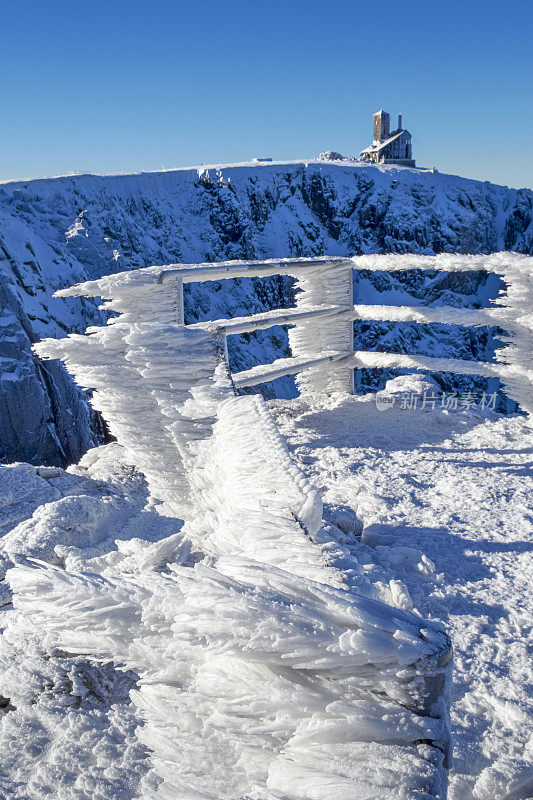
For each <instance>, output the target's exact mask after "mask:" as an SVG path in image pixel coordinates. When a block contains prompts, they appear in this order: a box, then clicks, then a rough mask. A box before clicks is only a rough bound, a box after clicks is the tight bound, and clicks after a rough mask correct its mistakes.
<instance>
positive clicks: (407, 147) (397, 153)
mask: <svg viewBox="0 0 533 800" xmlns="http://www.w3.org/2000/svg"><path fill="white" fill-rule="evenodd" d="M359 155H360V156H362V157H363V159H364V160H365V161H373V162H374V163H375V164H401V165H402V166H404V167H414V166H415V161H414V159H413V150H412V146H411V134H410V133H409V131H406V130H404V128H402V115H401V114H398V128H397V129H396V130H395V131H392V133H391V130H390V114H387V112H386V111H383V109H381V111H376V113H375V114H374V137H373V142H372V144H371V145H370V146H369V147H365V149H364V150H363V151H362V152H361V153H359Z"/></svg>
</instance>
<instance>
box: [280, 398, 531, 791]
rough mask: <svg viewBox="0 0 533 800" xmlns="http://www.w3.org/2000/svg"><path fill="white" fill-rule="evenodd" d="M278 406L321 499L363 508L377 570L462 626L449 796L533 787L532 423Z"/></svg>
mask: <svg viewBox="0 0 533 800" xmlns="http://www.w3.org/2000/svg"><path fill="white" fill-rule="evenodd" d="M270 408H271V410H272V412H273V414H274V416H275V418H276V421H277V423H278V426H279V427H280V429H281V432H282V433H283V434H284V436H285V437H286V439H287V442H288V444H289V447H290V450H291V452H292V453H293V455H294V456H295V458H296V459H297V461H298V462H299V464H300V465H301V466H302V468H303V469H304V470H305V472H306V473H307V474H308V476H309V477H310V479H311V481H312V482H313V483H314V484H315V485H316V486H317V488H318V489H319V490H320V491H321V492H322V495H323V499H324V501H325V503H326V504H332V505H333V506H336V505H347V506H351V507H352V508H353V509H355V511H356V513H357V515H358V517H359V519H360V521H361V523H362V530H363V533H362V536H361V541H357V542H356V543H355V545H354V553H355V554H356V556H357V558H358V560H359V561H360V562H361V563H363V564H365V571H366V572H367V575H368V577H369V578H370V580H372V581H374V582H376V583H379V585H380V588H381V591H382V592H383V593H384V595H385V596H386V593H387V592H389V594H390V597H389V602H391V603H394V604H397V605H400V606H401V607H403V608H408V607H409V603H410V599H411V600H412V603H413V605H414V607H415V609H417V610H418V611H419V612H420V613H421V614H422V615H423V616H424V617H426V618H433V619H440V620H442V621H443V622H444V623H445V625H446V629H447V631H448V633H449V634H450V636H451V637H452V641H453V644H454V651H455V656H454V660H455V673H454V699H453V712H452V721H453V734H454V739H455V748H454V770H453V772H452V776H451V782H450V790H449V800H470V799H471V798H475V799H476V800H504V798H506V799H508V800H511V798H512V800H526V799H527V798H531V797H533V769H532V755H533V752H532V750H531V748H532V742H530V743H529V745H528V740H530V738H531V734H532V731H533V721H532V718H531V708H530V707H529V714H528V696H527V695H528V683H529V682H530V680H531V673H532V670H531V662H530V660H529V656H528V652H527V637H528V630H530V624H531V619H532V608H531V595H532V593H531V588H532V587H531V576H532V557H531V550H532V549H533V545H532V539H531V533H532V519H533V516H532V510H533V492H532V488H533V485H532V480H531V470H530V461H531V453H532V446H533V432H532V431H531V428H528V426H527V423H526V422H525V421H524V420H523V419H522V418H512V419H511V418H497V417H493V419H492V420H487V419H485V418H482V417H481V416H478V415H476V414H470V413H468V414H466V413H450V414H445V413H442V412H439V411H421V410H415V411H400V410H396V409H394V410H388V411H385V412H380V411H378V410H377V409H376V406H375V399H374V397H367V398H357V397H352V398H350V399H348V400H346V401H344V402H343V403H342V404H341V405H339V406H337V407H336V408H331V409H330V410H326V411H324V410H320V411H319V412H317V411H316V410H313V409H311V408H310V407H309V406H308V405H306V404H305V403H304V402H303V401H302V400H298V401H294V400H293V401H290V402H289V401H283V400H277V401H272V402H271V403H270ZM326 514H327V506H326ZM428 559H430V561H428ZM431 562H432V563H431ZM433 565H434V568H433ZM391 580H392V583H390V581H391ZM387 583H389V585H388V586H387Z"/></svg>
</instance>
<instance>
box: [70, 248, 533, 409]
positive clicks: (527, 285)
mask: <svg viewBox="0 0 533 800" xmlns="http://www.w3.org/2000/svg"><path fill="white" fill-rule="evenodd" d="M353 269H358V270H383V271H388V272H391V271H394V272H396V271H401V270H410V269H422V270H441V271H446V272H465V271H479V270H484V271H486V272H488V273H495V274H497V275H498V276H500V277H501V278H502V279H503V283H504V288H503V289H502V291H501V293H500V296H499V297H498V298H497V299H496V300H495V303H494V305H493V306H491V307H490V308H484V309H480V310H473V309H462V308H453V307H447V306H440V307H425V306H417V307H409V306H386V305H354V303H353V288H352V274H353V273H352V270H353ZM278 274H282V275H289V276H292V277H294V278H295V279H296V290H297V291H296V307H295V308H290V309H279V310H274V311H269V312H266V313H262V314H254V315H252V316H249V317H237V318H233V319H220V320H214V321H212V322H203V323H196V324H194V325H191V326H188V327H190V328H193V329H203V330H210V331H212V332H216V333H217V334H219V335H221V336H223V337H227V336H230V335H232V334H238V333H245V332H250V331H254V330H258V329H264V328H269V327H271V326H274V325H288V326H290V331H289V343H290V347H291V351H292V354H291V357H290V358H281V359H278V360H276V361H274V362H273V363H271V364H265V365H258V366H256V367H253V368H251V369H248V370H245V371H243V372H239V373H235V374H233V375H232V381H233V385H234V386H235V388H243V387H247V386H254V385H257V384H261V383H265V382H268V381H272V380H275V379H276V378H279V377H282V376H284V375H297V384H298V387H299V389H300V391H301V392H302V393H326V394H331V393H334V392H348V393H350V392H352V391H353V370H354V369H358V368H369V367H370V368H398V369H411V370H422V371H424V370H426V371H427V370H431V371H439V372H453V373H459V374H468V375H483V376H486V377H496V378H499V379H500V380H501V382H502V384H503V386H504V389H505V390H506V392H507V393H508V395H509V396H510V397H511V398H512V399H514V400H516V401H517V402H518V403H519V404H520V405H521V406H522V408H524V410H526V411H527V412H529V413H531V412H532V411H533V399H532V398H533V356H532V345H533V315H532V313H531V309H532V308H533V258H531V257H529V256H523V255H519V254H516V253H506V252H504V253H494V254H492V255H478V256H468V255H458V254H447V253H446V254H445V253H443V254H441V255H438V256H417V255H366V256H356V257H354V258H350V259H345V258H328V257H322V258H312V259H303V258H301V259H277V260H268V261H252V262H242V261H234V262H224V263H219V264H197V265H194V266H191V265H167V266H165V267H149V268H148V269H142V270H137V271H136V272H132V273H124V274H122V275H120V276H118V275H114V276H109V277H107V278H103V279H102V280H100V281H97V282H90V283H86V284H81V285H79V286H75V287H73V288H72V289H66V290H63V291H61V292H58V295H60V296H65V297H66V296H72V295H84V294H88V295H102V296H104V297H105V296H107V295H108V294H109V293H112V292H113V290H114V288H116V287H117V286H118V285H119V284H120V285H121V286H122V291H123V292H124V293H126V292H135V291H140V290H141V288H142V287H146V288H147V287H150V286H151V287H152V288H151V290H150V295H151V298H153V300H154V301H155V302H158V301H159V303H160V311H161V313H162V314H163V313H166V312H167V311H168V309H167V306H166V305H165V303H169V302H170V304H171V308H172V311H173V320H174V322H177V323H180V324H182V323H183V284H184V283H191V282H203V281H215V280H216V281H219V280H223V279H224V278H239V277H264V276H269V275H278ZM165 289H166V290H167V291H164V290H165ZM169 289H171V290H172V291H171V292H170V294H169V291H168V290H169ZM163 297H165V298H166V300H163ZM113 308H115V309H118V310H120V309H121V308H122V306H120V304H119V305H118V306H117V304H115V305H113ZM356 319H358V320H385V321H393V322H415V323H422V324H423V323H441V324H445V325H466V326H480V325H488V326H499V327H501V328H503V329H504V330H505V331H506V336H505V337H503V342H504V344H505V346H504V347H501V348H499V349H498V350H497V351H496V355H495V361H493V362H479V361H475V360H472V361H469V360H461V359H455V358H431V357H427V356H420V355H415V354H399V353H386V352H377V351H365V350H362V351H357V352H354V346H353V320H356Z"/></svg>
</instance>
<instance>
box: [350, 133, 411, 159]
mask: <svg viewBox="0 0 533 800" xmlns="http://www.w3.org/2000/svg"><path fill="white" fill-rule="evenodd" d="M402 133H409V131H407V130H405V129H404V128H402V130H399V131H395V132H394V133H393V134H392V136H389V138H388V139H383V141H382V142H379V143H378V144H371V145H370V146H369V147H365V149H364V150H361V152H360V153H359V155H360V156H362V155H363V153H377V152H379V151H380V150H383V148H384V147H387V145H388V144H390V143H391V142H394V140H395V139H397V138H398V137H399V136H401V135H402ZM410 135H411V134H409V136H410Z"/></svg>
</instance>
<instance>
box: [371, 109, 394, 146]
mask: <svg viewBox="0 0 533 800" xmlns="http://www.w3.org/2000/svg"><path fill="white" fill-rule="evenodd" d="M389 134H390V114H387V112H386V111H383V109H380V111H376V113H375V114H374V141H375V142H381V141H383V139H388V137H389Z"/></svg>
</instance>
